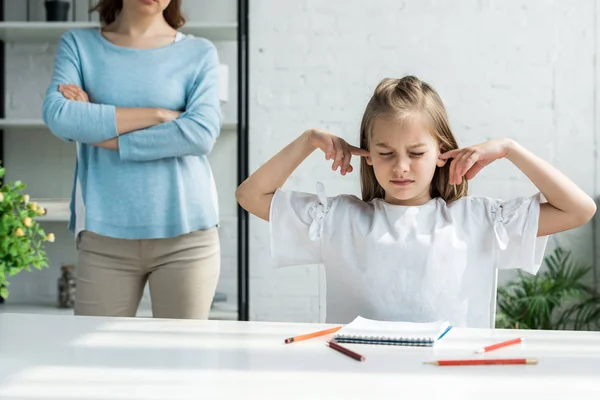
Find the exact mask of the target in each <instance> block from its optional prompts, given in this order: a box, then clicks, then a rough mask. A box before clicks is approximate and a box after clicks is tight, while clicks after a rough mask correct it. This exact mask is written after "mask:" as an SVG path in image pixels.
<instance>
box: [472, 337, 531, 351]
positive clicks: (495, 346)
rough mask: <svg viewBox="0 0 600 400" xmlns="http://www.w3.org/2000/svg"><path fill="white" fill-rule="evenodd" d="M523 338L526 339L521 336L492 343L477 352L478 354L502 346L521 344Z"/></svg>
mask: <svg viewBox="0 0 600 400" xmlns="http://www.w3.org/2000/svg"><path fill="white" fill-rule="evenodd" d="M523 340H525V338H522V337H520V338H516V339H511V340H507V341H505V342H500V343H496V344H492V345H490V346H487V347H482V348H480V349H479V350H477V351H476V352H475V353H477V354H483V353H487V352H488V351H492V350H496V349H500V348H502V347H506V346H512V345H513V344H519V343H521V342H522V341H523Z"/></svg>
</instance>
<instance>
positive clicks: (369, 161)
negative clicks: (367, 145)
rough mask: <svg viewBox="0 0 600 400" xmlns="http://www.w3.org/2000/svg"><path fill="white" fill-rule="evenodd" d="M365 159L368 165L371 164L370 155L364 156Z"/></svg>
mask: <svg viewBox="0 0 600 400" xmlns="http://www.w3.org/2000/svg"><path fill="white" fill-rule="evenodd" d="M365 160H366V161H367V164H368V165H370V166H373V160H371V156H366V157H365Z"/></svg>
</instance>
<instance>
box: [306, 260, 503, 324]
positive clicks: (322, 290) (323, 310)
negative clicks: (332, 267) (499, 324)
mask: <svg viewBox="0 0 600 400" xmlns="http://www.w3.org/2000/svg"><path fill="white" fill-rule="evenodd" d="M317 268H318V270H319V272H318V285H319V322H320V323H325V322H326V316H327V282H326V277H325V266H324V265H323V264H319V265H318V267H317ZM497 296H498V269H495V270H494V274H493V276H492V291H491V298H490V319H489V321H488V328H490V329H495V328H496V304H497Z"/></svg>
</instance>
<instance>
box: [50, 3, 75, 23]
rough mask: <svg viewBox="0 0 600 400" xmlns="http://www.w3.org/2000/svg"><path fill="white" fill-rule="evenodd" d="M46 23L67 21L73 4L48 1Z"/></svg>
mask: <svg viewBox="0 0 600 400" xmlns="http://www.w3.org/2000/svg"><path fill="white" fill-rule="evenodd" d="M44 6H45V7H46V21H67V20H68V19H69V7H70V6H71V3H69V2H68V1H65V0H46V1H45V2H44Z"/></svg>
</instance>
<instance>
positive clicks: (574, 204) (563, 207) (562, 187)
mask: <svg viewBox="0 0 600 400" xmlns="http://www.w3.org/2000/svg"><path fill="white" fill-rule="evenodd" d="M507 148H508V151H507V156H506V158H507V159H508V160H510V161H511V162H512V163H513V164H514V165H515V166H516V167H517V168H519V169H520V170H521V171H523V173H524V174H525V175H527V177H528V178H529V179H530V180H531V182H533V184H534V185H535V186H537V188H538V189H539V190H540V191H541V192H542V194H543V195H544V197H546V199H547V200H548V203H544V204H542V205H541V209H540V218H539V224H538V236H546V235H551V234H553V233H557V232H562V231H566V230H569V229H573V228H576V227H578V226H581V225H583V224H585V223H586V222H588V221H589V220H590V219H591V218H592V217H593V216H594V214H595V213H596V203H595V202H594V200H593V199H592V198H591V197H590V196H588V195H587V194H586V193H585V192H584V191H583V190H581V189H580V188H579V187H578V186H577V185H575V183H573V181H571V180H570V179H569V178H567V177H566V176H565V175H564V174H562V173H561V172H560V171H559V170H558V169H556V168H554V167H553V166H552V165H550V164H549V163H547V162H546V161H544V160H542V159H541V158H539V157H537V156H536V155H534V154H533V153H531V152H530V151H528V150H527V149H525V148H523V147H522V146H520V145H519V144H518V143H516V142H515V141H513V140H508V144H507Z"/></svg>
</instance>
